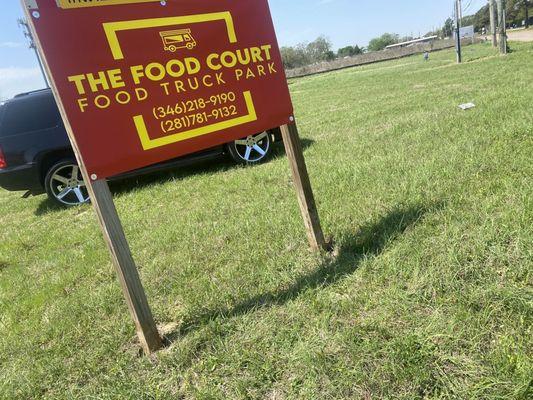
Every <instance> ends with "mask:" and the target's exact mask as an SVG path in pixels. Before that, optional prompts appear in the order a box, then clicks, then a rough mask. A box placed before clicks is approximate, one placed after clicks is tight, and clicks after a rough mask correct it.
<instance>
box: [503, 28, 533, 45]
mask: <svg viewBox="0 0 533 400" xmlns="http://www.w3.org/2000/svg"><path fill="white" fill-rule="evenodd" d="M507 36H509V40H513V41H517V42H533V29H528V30H527V31H526V30H524V29H517V30H513V31H507Z"/></svg>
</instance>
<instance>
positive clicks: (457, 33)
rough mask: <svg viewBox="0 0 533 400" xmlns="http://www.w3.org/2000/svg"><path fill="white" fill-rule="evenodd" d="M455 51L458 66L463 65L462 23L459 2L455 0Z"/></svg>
mask: <svg viewBox="0 0 533 400" xmlns="http://www.w3.org/2000/svg"><path fill="white" fill-rule="evenodd" d="M454 14H455V51H456V53H457V64H461V62H462V61H463V57H462V54H461V22H460V19H459V0H455V13H454Z"/></svg>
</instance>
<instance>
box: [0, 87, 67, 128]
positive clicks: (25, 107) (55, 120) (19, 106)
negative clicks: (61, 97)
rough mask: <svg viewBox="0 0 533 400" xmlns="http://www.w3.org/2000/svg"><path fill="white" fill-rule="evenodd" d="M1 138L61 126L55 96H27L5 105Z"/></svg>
mask: <svg viewBox="0 0 533 400" xmlns="http://www.w3.org/2000/svg"><path fill="white" fill-rule="evenodd" d="M3 108H4V116H3V119H2V125H1V126H0V136H4V137H5V136H12V135H17V134H20V133H26V132H34V131H38V130H44V129H50V128H53V127H56V126H58V125H59V121H60V120H61V118H60V116H59V110H58V108H57V105H56V103H55V100H54V98H53V96H35V97H34V96H31V95H29V96H27V98H21V99H16V100H14V101H10V102H8V103H6V104H5V105H4V107H3Z"/></svg>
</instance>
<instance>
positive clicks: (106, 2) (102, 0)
mask: <svg viewBox="0 0 533 400" xmlns="http://www.w3.org/2000/svg"><path fill="white" fill-rule="evenodd" d="M56 2H57V6H58V7H59V8H62V9H65V10H68V9H71V8H86V7H101V6H114V5H117V4H136V3H159V2H160V0H93V2H92V3H85V2H80V3H70V2H69V1H68V0H56Z"/></svg>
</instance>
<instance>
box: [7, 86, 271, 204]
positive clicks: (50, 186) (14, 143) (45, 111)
mask: <svg viewBox="0 0 533 400" xmlns="http://www.w3.org/2000/svg"><path fill="white" fill-rule="evenodd" d="M279 140H280V131H279V128H276V129H272V130H270V131H267V132H262V133H259V134H256V135H253V136H249V137H248V138H245V139H243V140H236V141H235V142H232V143H228V144H226V145H224V146H219V147H215V148H212V149H209V150H206V151H203V152H200V153H195V154H192V155H188V156H186V157H180V158H176V159H174V160H171V161H168V162H165V163H162V164H157V165H153V166H150V167H146V168H143V169H140V170H137V171H133V172H129V173H127V174H124V175H120V176H117V177H113V178H112V180H115V179H124V178H127V177H131V176H136V175H142V174H146V173H150V172H154V171H159V170H164V169H171V168H175V167H178V166H184V165H188V164H191V163H193V162H197V161H201V160H207V159H211V158H215V157H220V156H223V155H226V154H227V155H229V156H230V157H231V158H232V159H233V160H234V161H235V162H237V163H243V164H256V163H260V162H262V161H264V160H266V159H267V158H268V156H269V155H270V154H271V152H272V147H273V143H274V142H275V141H279ZM0 187H3V188H4V189H7V190H11V191H19V190H24V191H26V195H25V197H27V196H29V195H32V194H33V195H37V194H42V193H45V192H46V193H47V194H48V196H49V197H50V199H52V200H53V201H54V202H56V203H58V204H60V205H62V206H75V205H78V204H81V203H85V202H87V201H89V195H88V193H87V189H86V187H85V183H84V182H83V178H82V176H81V173H80V170H79V168H78V165H77V163H76V159H75V157H74V152H73V151H72V147H71V145H70V141H69V139H68V136H67V132H66V131H65V127H64V125H63V121H62V120H61V116H60V114H59V110H58V108H57V105H56V102H55V100H54V97H53V95H52V91H51V90H50V89H45V90H39V91H34V92H29V93H23V94H19V95H17V96H15V97H14V98H13V99H11V100H8V101H6V102H5V103H0Z"/></svg>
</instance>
